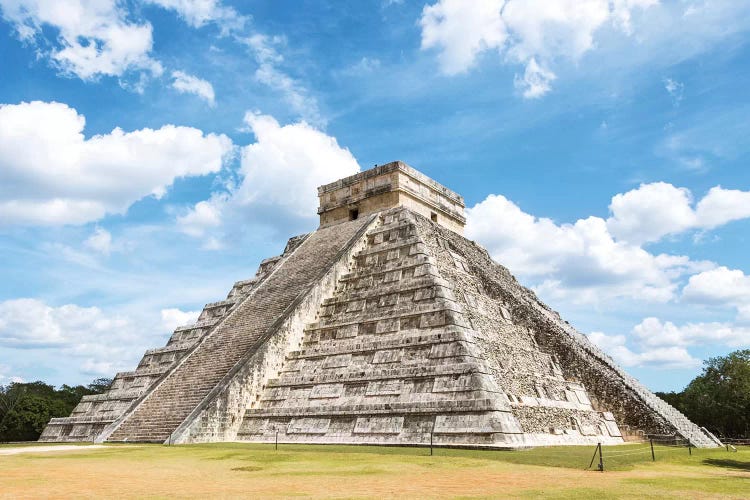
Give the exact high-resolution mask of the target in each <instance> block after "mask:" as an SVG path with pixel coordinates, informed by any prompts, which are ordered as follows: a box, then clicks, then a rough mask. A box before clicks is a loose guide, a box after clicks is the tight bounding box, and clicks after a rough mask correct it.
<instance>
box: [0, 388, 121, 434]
mask: <svg viewBox="0 0 750 500" xmlns="http://www.w3.org/2000/svg"><path fill="white" fill-rule="evenodd" d="M111 383H112V381H111V380H110V379H96V380H94V381H93V382H92V383H91V384H89V385H88V386H86V387H84V386H82V385H77V386H74V387H71V386H68V385H63V386H62V387H60V389H57V390H56V389H55V388H54V387H53V386H51V385H48V384H45V383H44V382H41V381H37V382H31V383H19V382H14V383H12V384H10V385H8V386H0V441H30V440H36V439H38V438H39V435H40V434H41V433H42V430H44V426H45V425H47V422H49V420H50V419H51V418H54V417H65V416H68V415H70V412H71V411H72V410H73V408H75V406H76V405H77V404H78V402H79V401H80V400H81V398H82V397H83V396H85V395H87V394H99V393H102V392H104V391H106V390H107V389H108V388H109V386H110V385H111Z"/></svg>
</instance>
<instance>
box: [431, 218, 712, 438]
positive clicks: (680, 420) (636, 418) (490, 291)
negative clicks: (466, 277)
mask: <svg viewBox="0 0 750 500" xmlns="http://www.w3.org/2000/svg"><path fill="white" fill-rule="evenodd" d="M436 230H437V231H438V232H439V233H440V235H441V238H443V239H445V240H446V241H448V242H449V247H450V250H451V251H453V252H455V253H458V254H460V255H461V256H462V257H463V258H464V259H465V260H466V262H467V263H468V265H469V267H470V269H471V272H472V274H474V275H475V276H477V277H479V278H480V279H481V288H482V289H481V293H482V294H485V295H487V296H489V297H492V298H493V299H495V300H498V301H500V302H502V303H503V304H506V306H507V308H508V310H509V312H510V314H511V315H512V317H513V322H514V323H515V324H517V325H520V326H523V327H525V328H527V329H529V330H530V331H532V332H533V334H534V337H535V339H536V342H537V344H538V345H539V346H540V347H541V348H542V350H543V351H545V352H546V353H548V354H550V355H554V359H555V360H556V364H557V366H559V367H560V368H561V369H562V371H563V374H564V377H565V378H566V379H571V380H576V381H580V382H581V383H582V384H583V385H584V386H585V387H586V389H587V391H588V394H589V396H590V398H591V401H592V403H593V407H594V408H595V409H598V410H602V411H609V412H612V413H613V414H614V416H615V418H616V421H617V423H618V424H620V426H621V427H624V429H625V430H629V431H631V432H632V431H635V430H642V431H644V432H645V433H647V434H671V433H677V434H679V435H681V436H682V437H684V438H685V439H690V440H691V441H692V442H693V443H694V444H695V445H697V446H708V447H712V446H716V444H715V442H714V441H713V440H712V439H710V437H708V436H707V435H706V434H705V433H704V432H703V431H702V430H701V429H700V428H699V427H698V426H696V425H695V424H693V423H692V422H690V421H689V420H688V419H687V418H686V417H685V416H684V415H682V414H681V413H680V412H678V411H677V410H676V409H674V408H672V407H671V406H669V405H668V404H667V403H666V402H664V401H662V400H661V399H659V398H658V397H656V396H655V395H654V394H653V393H652V392H651V391H649V390H648V389H646V388H645V387H644V386H643V385H642V384H640V383H639V382H638V381H637V380H635V379H634V378H633V377H631V376H630V375H628V374H627V373H625V372H624V371H623V370H622V369H620V368H619V367H618V366H617V365H616V364H615V363H614V361H612V359H611V358H609V356H607V355H606V354H604V353H603V352H602V351H601V350H600V349H598V348H597V347H596V346H594V345H593V344H592V343H591V342H590V341H589V340H588V339H587V338H586V337H585V336H584V335H582V334H580V333H578V332H576V331H575V329H573V328H572V327H571V326H570V325H569V324H567V323H566V322H564V321H563V320H562V319H561V318H560V317H559V315H558V314H557V313H556V312H554V311H552V310H551V309H550V308H549V307H548V306H546V305H545V304H543V303H542V302H541V301H539V299H538V298H537V297H536V296H535V294H534V293H533V292H532V291H531V290H529V289H527V288H524V287H522V286H521V285H520V284H519V283H518V282H517V281H516V279H515V278H514V277H513V275H511V273H510V272H509V271H508V270H507V269H506V268H505V267H503V266H501V265H499V264H497V263H496V262H494V261H492V259H491V258H490V256H489V254H488V253H487V251H486V250H485V249H484V248H482V247H480V246H479V245H477V244H476V243H474V242H472V241H469V240H467V239H465V238H463V237H460V236H458V235H456V234H455V233H452V232H450V231H446V230H444V229H443V228H440V227H436Z"/></svg>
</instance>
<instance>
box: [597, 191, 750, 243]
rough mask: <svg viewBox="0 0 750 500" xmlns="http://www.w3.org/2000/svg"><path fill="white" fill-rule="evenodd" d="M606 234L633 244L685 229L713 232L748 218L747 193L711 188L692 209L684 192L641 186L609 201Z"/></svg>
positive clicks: (749, 213)
mask: <svg viewBox="0 0 750 500" xmlns="http://www.w3.org/2000/svg"><path fill="white" fill-rule="evenodd" d="M609 209H610V211H611V212H612V216H611V217H610V218H609V219H607V227H608V228H609V230H610V232H611V233H612V234H613V235H614V236H615V237H617V238H618V239H620V240H623V241H629V242H631V243H633V244H642V243H646V242H652V241H658V240H660V239H661V238H662V237H664V236H666V235H669V234H677V233H682V232H684V231H687V230H689V229H713V228H715V227H718V226H721V225H724V224H726V223H728V222H732V221H735V220H740V219H745V218H748V217H750V191H738V190H731V189H723V188H722V187H721V186H716V187H713V188H711V190H710V191H709V192H708V194H706V196H705V197H703V198H702V199H701V200H700V201H699V202H698V203H697V204H696V205H695V208H693V197H692V194H691V193H690V191H689V190H688V189H685V188H677V187H675V186H673V185H671V184H667V183H664V182H656V183H652V184H642V185H641V186H640V187H639V188H638V189H634V190H631V191H628V192H627V193H624V194H618V195H615V196H614V197H612V203H611V204H610V206H609Z"/></svg>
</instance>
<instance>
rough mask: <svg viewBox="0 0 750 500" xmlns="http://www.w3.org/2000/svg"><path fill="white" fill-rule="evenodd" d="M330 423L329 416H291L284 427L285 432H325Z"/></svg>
mask: <svg viewBox="0 0 750 500" xmlns="http://www.w3.org/2000/svg"><path fill="white" fill-rule="evenodd" d="M330 424H331V419H330V418H309V417H302V418H293V419H292V421H291V422H289V425H288V426H287V428H286V433H287V434H325V433H326V432H328V427H329V425H330Z"/></svg>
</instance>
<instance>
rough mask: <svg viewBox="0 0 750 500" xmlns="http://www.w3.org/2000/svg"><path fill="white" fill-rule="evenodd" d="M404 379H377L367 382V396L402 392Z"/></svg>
mask: <svg viewBox="0 0 750 500" xmlns="http://www.w3.org/2000/svg"><path fill="white" fill-rule="evenodd" d="M401 390H402V381H401V380H400V379H394V380H376V381H372V382H370V383H368V384H367V392H366V393H365V394H366V395H367V396H386V395H389V394H394V395H398V394H401Z"/></svg>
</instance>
